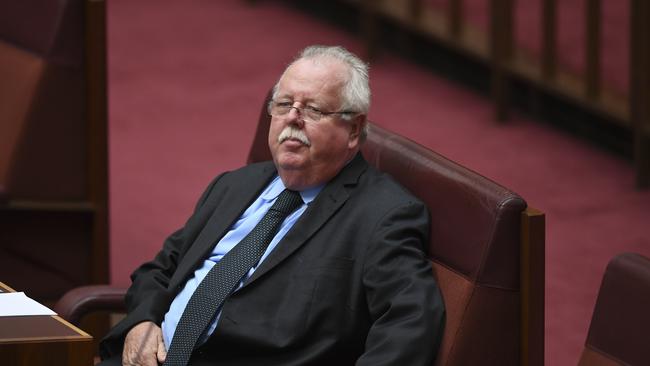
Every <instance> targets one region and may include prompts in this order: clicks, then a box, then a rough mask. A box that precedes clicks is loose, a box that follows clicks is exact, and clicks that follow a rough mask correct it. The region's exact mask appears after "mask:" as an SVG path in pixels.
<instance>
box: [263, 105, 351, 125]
mask: <svg viewBox="0 0 650 366" xmlns="http://www.w3.org/2000/svg"><path fill="white" fill-rule="evenodd" d="M282 103H285V102H282ZM286 103H288V104H291V102H286ZM278 104H279V102H277V101H275V100H273V99H271V100H270V101H269V104H268V106H267V108H266V112H267V113H268V114H269V116H272V117H285V116H287V115H288V114H289V113H291V110H292V109H295V110H296V112H298V116H300V118H301V119H302V120H303V121H306V122H314V123H318V122H320V120H321V119H323V117H329V116H333V115H341V116H343V115H355V114H359V112H354V111H334V112H327V111H321V110H320V109H318V108H315V107H311V106H309V105H305V106H304V107H296V106H294V105H293V104H291V105H288V106H286V108H288V109H287V111H286V112H285V113H283V114H276V115H274V114H273V113H272V112H271V111H272V109H273V108H275V107H278ZM282 107H285V106H282ZM305 110H308V112H307V114H310V113H312V114H313V113H315V114H316V115H318V119H315V118H305V112H304V111H305ZM312 117H313V116H312Z"/></svg>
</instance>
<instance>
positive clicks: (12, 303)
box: [0, 292, 56, 316]
mask: <svg viewBox="0 0 650 366" xmlns="http://www.w3.org/2000/svg"><path fill="white" fill-rule="evenodd" d="M23 315H56V313H55V312H53V311H52V310H50V309H49V308H48V307H46V306H44V305H41V304H40V303H38V302H37V301H35V300H32V299H30V298H29V297H27V295H25V293H24V292H2V293H0V316H23Z"/></svg>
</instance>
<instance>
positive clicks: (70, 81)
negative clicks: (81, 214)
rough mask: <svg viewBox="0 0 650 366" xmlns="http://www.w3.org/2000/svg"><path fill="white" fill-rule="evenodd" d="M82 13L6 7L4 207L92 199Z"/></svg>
mask: <svg viewBox="0 0 650 366" xmlns="http://www.w3.org/2000/svg"><path fill="white" fill-rule="evenodd" d="M84 6H85V5H84V0H60V1H36V0H24V1H2V2H0V80H1V82H0V201H2V200H5V201H6V200H14V199H19V200H28V201H36V200H51V201H63V200H82V199H84V198H85V197H86V195H87V183H86V172H87V170H88V169H87V157H86V155H87V154H86V153H87V149H88V146H87V142H86V140H87V139H88V137H87V135H88V131H87V128H86V120H85V119H86V111H85V110H84V106H85V104H86V99H85V93H86V89H85V88H86V84H85V78H86V75H85V68H84V58H85V54H84V34H85V30H84ZM3 196H4V197H3Z"/></svg>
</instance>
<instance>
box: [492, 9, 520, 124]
mask: <svg viewBox="0 0 650 366" xmlns="http://www.w3.org/2000/svg"><path fill="white" fill-rule="evenodd" d="M513 7H514V3H513V0H490V17H491V22H490V24H491V26H490V56H491V57H490V62H491V68H492V82H491V94H492V99H493V100H494V103H495V118H496V119H497V121H505V120H506V119H507V118H508V104H509V83H508V69H509V67H510V62H511V61H512V51H513V36H512V35H513Z"/></svg>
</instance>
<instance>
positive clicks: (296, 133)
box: [278, 126, 311, 146]
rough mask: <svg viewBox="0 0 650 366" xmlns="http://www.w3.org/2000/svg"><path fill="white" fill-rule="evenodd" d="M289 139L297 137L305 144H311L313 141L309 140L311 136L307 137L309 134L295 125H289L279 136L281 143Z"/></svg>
mask: <svg viewBox="0 0 650 366" xmlns="http://www.w3.org/2000/svg"><path fill="white" fill-rule="evenodd" d="M287 139H296V140H298V141H300V142H302V143H303V144H304V145H307V146H311V142H310V141H309V138H307V135H305V133H304V132H303V131H302V130H300V129H297V128H295V127H294V126H287V127H285V128H284V129H283V130H282V132H281V133H280V136H278V143H280V144H281V143H283V142H284V141H285V140H287Z"/></svg>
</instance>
